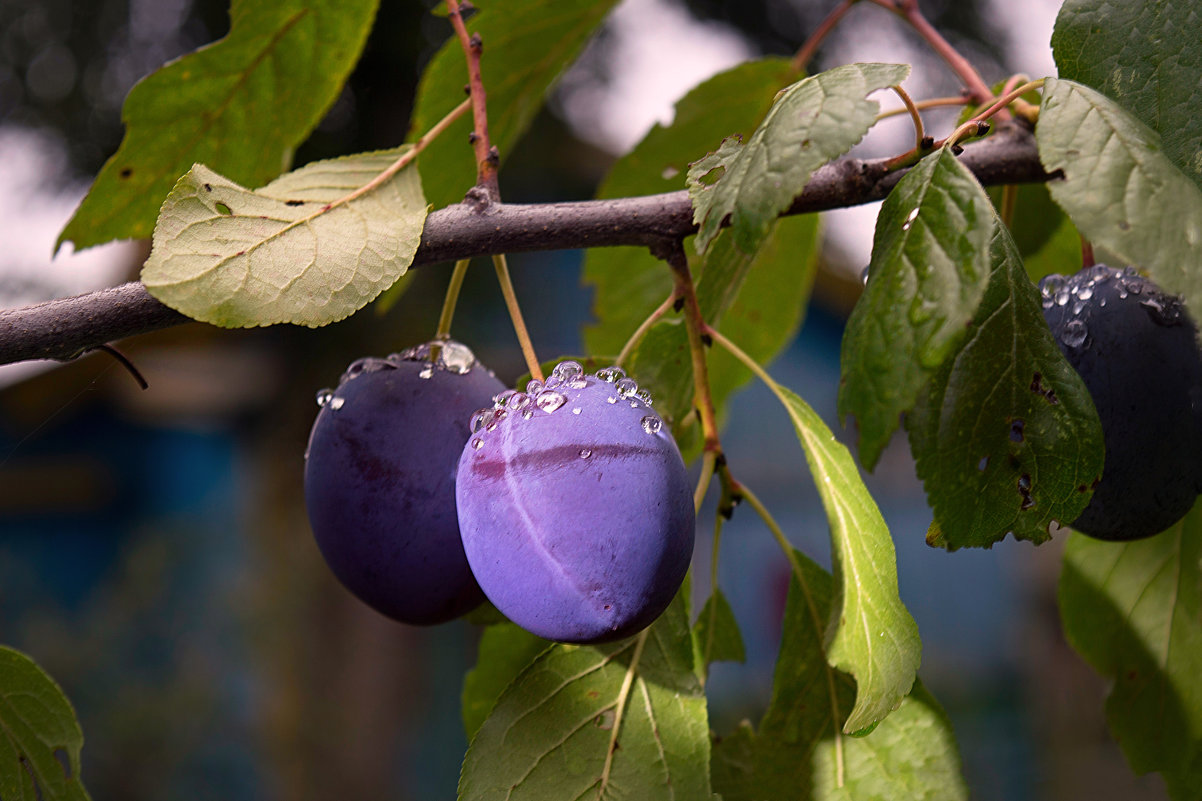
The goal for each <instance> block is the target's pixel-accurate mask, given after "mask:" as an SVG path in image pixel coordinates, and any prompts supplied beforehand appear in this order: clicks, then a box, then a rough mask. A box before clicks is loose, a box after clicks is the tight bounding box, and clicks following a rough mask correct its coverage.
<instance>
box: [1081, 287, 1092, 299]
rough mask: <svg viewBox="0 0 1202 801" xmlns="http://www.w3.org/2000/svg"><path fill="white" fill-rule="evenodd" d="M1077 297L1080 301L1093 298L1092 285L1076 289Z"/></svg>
mask: <svg viewBox="0 0 1202 801" xmlns="http://www.w3.org/2000/svg"><path fill="white" fill-rule="evenodd" d="M1077 297H1078V298H1079V299H1081V300H1089V299H1090V298H1092V297H1093V284H1086V285H1085V286H1083V287H1080V288H1079V289H1077Z"/></svg>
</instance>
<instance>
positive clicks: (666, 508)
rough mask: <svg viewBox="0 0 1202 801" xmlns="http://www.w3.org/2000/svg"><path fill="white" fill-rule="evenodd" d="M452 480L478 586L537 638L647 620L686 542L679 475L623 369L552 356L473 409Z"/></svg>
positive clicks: (628, 630) (680, 566) (604, 630)
mask: <svg viewBox="0 0 1202 801" xmlns="http://www.w3.org/2000/svg"><path fill="white" fill-rule="evenodd" d="M472 429H473V431H474V433H473V435H472V438H471V439H470V440H469V441H468V443H467V445H466V446H465V447H464V449H463V456H462V458H461V459H460V461H459V476H458V480H457V482H456V487H455V493H456V497H457V499H458V504H459V528H460V531H461V533H462V535H463V545H464V549H465V550H466V551H467V558H468V562H469V563H470V564H471V566H472V571H473V572H474V573H475V574H476V578H477V580H478V581H479V582H480V586H481V587H482V588H483V590H484V594H485V595H487V596H488V599H489V600H490V601H492V602H493V604H494V605H495V606H496V607H497V608H498V609H499V610H500V611H501V612H503V613H504V614H505V615H506V616H508V617H509V619H510V620H512V621H513V622H515V623H517V624H518V625H519V626H522V627H523V628H525V629H526V630H528V631H530V632H532V633H534V634H537V635H538V636H540V637H543V638H546V639H549V640H557V641H559V642H573V643H595V642H606V641H609V640H616V639H619V638H622V637H626V636H629V635H631V634H634V633H635V632H637V631H639V630H640V629H642V628H644V627H645V626H647V625H649V624H650V623H651V622H652V621H653V620H655V618H657V617H658V616H659V615H660V613H662V612H663V611H664V609H666V608H667V606H668V604H669V603H670V602H671V600H672V598H673V597H674V596H675V595H676V591H677V590H678V589H679V588H680V585H681V582H682V581H683V580H684V576H685V573H686V572H687V570H688V567H689V562H690V560H691V559H692V555H693V529H694V512H693V496H692V490H691V488H690V486H689V479H688V474H687V473H686V471H685V466H684V462H683V460H682V459H681V456H680V451H679V450H678V449H677V447H676V442H675V440H673V439H672V435H671V434H670V433H669V431H668V427H667V426H666V425H664V423H663V421H662V420H661V419H660V417H659V415H657V414H656V413H655V412H654V411H653V410H652V409H651V398H650V396H649V395H648V394H647V393H646V392H645V391H643V390H640V389H639V387H638V385H637V384H636V383H635V382H634V381H633V380H632V379H630V378H627V377H625V374H624V373H623V372H622V370H621V368H617V367H611V368H606V369H603V370H600V371H598V372H597V374H596V375H586V374H584V372H583V370H582V369H581V367H580V365H579V364H578V363H576V362H572V361H565V362H561V363H560V364H559V365H557V366H556V368H555V370H554V371H553V372H552V373H551V375H550V376H549V377H548V378H547V382H546V384H545V385H543V384H541V383H540V382H538V381H531V382H530V383H529V384H528V385H527V386H526V391H525V392H513V393H506V394H505V395H503V396H501V397H499V398H498V400H497V403H495V404H494V405H493V407H492V408H488V409H483V410H481V411H480V412H479V413H477V415H476V416H475V417H474V418H473V420H472Z"/></svg>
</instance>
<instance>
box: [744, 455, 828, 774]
mask: <svg viewBox="0 0 1202 801" xmlns="http://www.w3.org/2000/svg"><path fill="white" fill-rule="evenodd" d="M723 473H724V475H725V476H726V479H727V480H728V481H729V482H730V484H731V486H732V487H733V488H734V489H735V491H737V492H738V494H739V495H740V496H741V497H742V498H744V499H745V500H746V501H747V503H748V504H750V505H751V508H752V509H754V510H755V512H756V514H758V515H759V516H760V519H761V520H763V521H764V525H765V526H767V527H768V530H769V531H770V532H772V536H773V537H774V538H775V539H776V542H777V544H778V545H780V547H781V550H782V551H784V553H785V559H787V560H788V561H789V568H790V569H791V570H792V572H793V577H794V578H795V579H797V585H798V587H800V588H801V593H802V595H803V596H805V601H806V609H807V610H808V611H809V613H810V623H811V624H812V625H813V626H814V635H815V637H816V638H817V640H818V643H819V647H820V648H822V649H823V651H825V646H824V645H823V643H822V637H823V632H825V631H826V622H825V621H824V620H823V619H822V617H821V616H820V615H819V614H818V606H817V604H815V603H814V596H813V594H812V593H811V592H810V584H809V582H808V581H806V577H805V572H804V571H803V570H802V566H801V561H800V560H799V559H798V558H797V551H796V549H795V548H794V547H793V545H792V543H790V542H789V539H788V537H786V536H785V533H784V531H782V530H781V527H780V525H779V524H778V523H777V522H776V519H775V518H774V517H773V516H772V513H771V512H769V511H768V508H767V507H766V506H764V504H763V502H762V501H761V500H760V499H759V497H758V496H757V495H756V494H755V493H754V492H752V491H751V490H750V489H748V488H747V486H746V485H745V484H740V483H739V482H737V481H735V479H734V478H733V477H731V476H730V475H729V471H728V470H726V468H723ZM822 661H823V665H824V666H825V668H826V686H827V692H828V694H829V696H830V703H831V728H832V729H833V730H834V732H835V786H836V787H842V786H843V781H844V765H843V731H842V727H841V726H840V725H839V721H840V719H841V717H842V715H841V714H840V712H839V697H838V695H837V693H836V690H835V671H834V670H833V669H832V668H831V666H830V663H829V662H827V661H826V660H825V659H823V660H822Z"/></svg>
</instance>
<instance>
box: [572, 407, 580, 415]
mask: <svg viewBox="0 0 1202 801" xmlns="http://www.w3.org/2000/svg"><path fill="white" fill-rule="evenodd" d="M572 414H580V409H579V408H576V409H573V410H572Z"/></svg>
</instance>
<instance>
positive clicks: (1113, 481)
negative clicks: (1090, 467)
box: [1039, 264, 1202, 540]
mask: <svg viewBox="0 0 1202 801" xmlns="http://www.w3.org/2000/svg"><path fill="white" fill-rule="evenodd" d="M1039 288H1040V291H1041V293H1042V295H1043V315H1044V318H1045V319H1046V320H1047V322H1048V325H1049V326H1051V329H1052V333H1054V334H1055V335H1056V342H1057V344H1058V345H1059V346H1060V350H1061V352H1063V353H1064V356H1065V358H1066V359H1067V360H1068V363H1069V364H1071V365H1072V366H1073V369H1075V370H1076V371H1077V373H1078V374H1079V375H1080V376H1081V379H1082V380H1083V381H1084V382H1085V386H1086V387H1087V388H1088V389H1089V394H1090V396H1091V397H1092V398H1093V402H1094V406H1095V407H1096V408H1097V410H1098V418H1099V419H1100V420H1101V423H1102V437H1103V441H1104V442H1105V445H1106V461H1105V463H1104V464H1103V466H1102V478H1101V480H1100V481H1099V482H1098V484H1097V486H1096V488H1094V492H1093V497H1092V498H1091V499H1090V501H1089V505H1088V506H1086V507H1085V511H1083V512H1082V513H1081V516H1080V517H1078V518H1077V519H1076V520H1074V521H1073V522H1072V527H1073V528H1075V529H1076V530H1078V531H1080V532H1082V533H1083V534H1088V535H1090V536H1092V537H1096V538H1098V539H1103V540H1134V539H1140V538H1142V537H1150V536H1152V535H1153V534H1156V533H1158V532H1161V531H1164V530H1165V529H1166V528H1168V527H1169V526H1171V525H1173V524H1174V523H1176V522H1177V521H1178V520H1180V519H1181V518H1182V517H1183V516H1184V515H1185V513H1186V512H1188V511H1189V510H1190V507H1191V506H1193V505H1194V500H1195V498H1197V496H1198V492H1199V491H1202V353H1200V352H1199V350H1198V329H1197V327H1196V326H1195V325H1194V321H1193V320H1192V319H1191V318H1190V316H1189V314H1188V313H1187V311H1186V309H1185V307H1184V306H1183V305H1182V304H1181V300H1180V298H1177V297H1175V296H1173V295H1170V294H1168V293H1166V292H1165V291H1164V290H1162V289H1161V288H1160V287H1158V286H1157V285H1156V284H1154V283H1152V281H1150V280H1148V279H1147V278H1144V277H1142V276H1140V275H1139V274H1138V273H1136V271H1135V270H1134V269H1132V268H1127V269H1125V270H1119V269H1115V268H1113V267H1107V266H1106V265H1104V264H1098V265H1095V266H1093V267H1087V268H1085V269H1084V270H1081V271H1080V272H1078V273H1076V274H1075V275H1072V276H1068V277H1065V276H1062V275H1049V276H1046V277H1045V278H1044V279H1043V280H1042V281H1040V283H1039Z"/></svg>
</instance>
